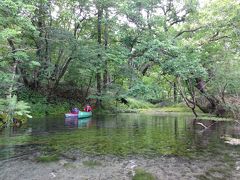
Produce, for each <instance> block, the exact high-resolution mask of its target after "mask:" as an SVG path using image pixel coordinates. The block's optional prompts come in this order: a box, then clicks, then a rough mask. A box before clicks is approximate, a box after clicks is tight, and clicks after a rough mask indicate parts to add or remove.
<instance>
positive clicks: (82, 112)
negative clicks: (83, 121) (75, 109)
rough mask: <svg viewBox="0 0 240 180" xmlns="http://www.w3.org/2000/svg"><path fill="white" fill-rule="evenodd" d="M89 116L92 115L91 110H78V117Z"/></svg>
mask: <svg viewBox="0 0 240 180" xmlns="http://www.w3.org/2000/svg"><path fill="white" fill-rule="evenodd" d="M91 116H92V112H84V111H79V113H78V118H87V117H91Z"/></svg>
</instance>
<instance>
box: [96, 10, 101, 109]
mask: <svg viewBox="0 0 240 180" xmlns="http://www.w3.org/2000/svg"><path fill="white" fill-rule="evenodd" d="M97 8H98V19H97V33H98V36H97V37H98V39H97V40H98V46H99V51H100V49H101V45H102V14H103V9H102V7H101V6H100V7H97ZM98 61H99V64H101V63H102V55H101V53H100V52H99V53H98ZM96 80H97V96H98V97H97V102H96V106H97V108H99V107H100V106H101V101H100V99H99V96H101V94H102V87H101V81H102V80H101V72H100V67H98V68H97V73H96Z"/></svg>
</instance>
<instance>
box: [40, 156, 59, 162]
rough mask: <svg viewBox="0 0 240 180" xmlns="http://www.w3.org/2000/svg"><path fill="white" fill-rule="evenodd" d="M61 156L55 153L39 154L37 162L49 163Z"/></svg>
mask: <svg viewBox="0 0 240 180" xmlns="http://www.w3.org/2000/svg"><path fill="white" fill-rule="evenodd" d="M58 160H59V156H58V155H56V154H54V155H43V156H39V157H37V158H36V161H37V162H42V163H48V162H53V161H58Z"/></svg>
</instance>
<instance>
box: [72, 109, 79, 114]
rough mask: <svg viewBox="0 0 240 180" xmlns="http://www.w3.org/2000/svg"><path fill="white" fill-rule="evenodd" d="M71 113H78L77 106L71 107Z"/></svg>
mask: <svg viewBox="0 0 240 180" xmlns="http://www.w3.org/2000/svg"><path fill="white" fill-rule="evenodd" d="M71 113H72V114H78V113H79V109H78V108H72V110H71Z"/></svg>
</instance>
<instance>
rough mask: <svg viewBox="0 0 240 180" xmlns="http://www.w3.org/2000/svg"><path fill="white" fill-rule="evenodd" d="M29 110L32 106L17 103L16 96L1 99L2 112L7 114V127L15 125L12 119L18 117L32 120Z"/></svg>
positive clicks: (0, 107)
mask: <svg viewBox="0 0 240 180" xmlns="http://www.w3.org/2000/svg"><path fill="white" fill-rule="evenodd" d="M29 110H30V106H29V105H28V104H27V103H25V102H23V101H17V96H16V95H14V96H13V97H11V98H7V99H0V112H2V113H4V114H6V117H5V122H6V123H7V126H10V125H11V124H12V123H13V119H12V118H13V117H16V116H26V117H28V118H32V116H31V115H30V111H29Z"/></svg>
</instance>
